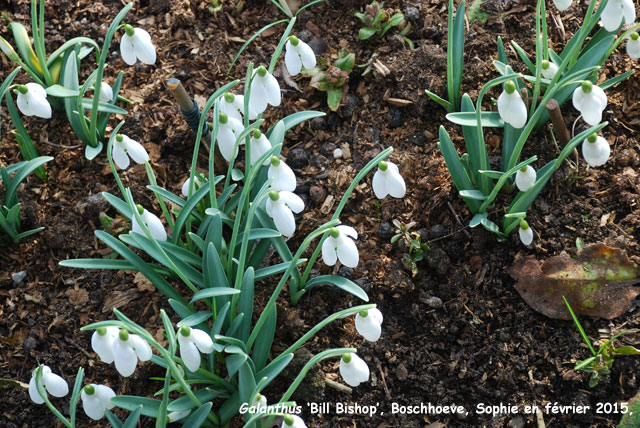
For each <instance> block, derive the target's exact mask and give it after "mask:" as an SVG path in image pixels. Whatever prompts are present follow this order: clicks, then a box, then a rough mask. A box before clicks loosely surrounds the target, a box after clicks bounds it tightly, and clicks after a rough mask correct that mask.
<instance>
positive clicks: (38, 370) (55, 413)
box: [35, 364, 74, 428]
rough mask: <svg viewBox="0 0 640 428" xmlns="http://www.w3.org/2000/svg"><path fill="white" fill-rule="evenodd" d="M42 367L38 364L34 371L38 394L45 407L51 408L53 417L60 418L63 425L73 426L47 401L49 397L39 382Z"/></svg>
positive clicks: (70, 427) (71, 427)
mask: <svg viewBox="0 0 640 428" xmlns="http://www.w3.org/2000/svg"><path fill="white" fill-rule="evenodd" d="M43 368H44V365H43V364H40V365H39V366H38V368H37V369H36V373H35V376H36V388H37V389H38V394H40V396H41V397H42V399H43V400H44V402H45V404H46V405H47V407H48V408H49V410H51V413H53V414H54V415H55V417H56V418H58V419H59V420H60V422H62V423H63V424H64V425H65V426H67V427H69V428H73V427H74V425H72V424H71V422H69V421H68V420H67V419H66V418H65V417H64V416H62V413H60V411H58V409H56V408H55V406H54V405H53V404H51V401H49V397H48V395H47V392H46V390H45V389H44V387H43V386H42V384H41V380H42V370H43Z"/></svg>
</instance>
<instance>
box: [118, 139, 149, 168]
mask: <svg viewBox="0 0 640 428" xmlns="http://www.w3.org/2000/svg"><path fill="white" fill-rule="evenodd" d="M122 143H123V145H124V147H125V148H126V149H127V154H128V155H129V156H130V157H131V159H133V160H134V161H135V162H136V163H139V164H142V163H145V162H146V161H148V160H149V154H148V153H147V151H146V150H145V148H144V146H143V145H142V144H140V143H138V142H137V141H135V140H132V139H131V138H129V137H127V136H126V135H123V136H122Z"/></svg>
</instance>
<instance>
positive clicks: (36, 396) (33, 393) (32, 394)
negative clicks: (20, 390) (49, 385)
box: [29, 375, 44, 404]
mask: <svg viewBox="0 0 640 428" xmlns="http://www.w3.org/2000/svg"><path fill="white" fill-rule="evenodd" d="M29 398H31V401H33V402H34V403H36V404H43V403H44V399H43V398H42V396H41V395H40V393H39V392H38V388H37V387H36V377H35V375H34V376H31V380H30V381H29Z"/></svg>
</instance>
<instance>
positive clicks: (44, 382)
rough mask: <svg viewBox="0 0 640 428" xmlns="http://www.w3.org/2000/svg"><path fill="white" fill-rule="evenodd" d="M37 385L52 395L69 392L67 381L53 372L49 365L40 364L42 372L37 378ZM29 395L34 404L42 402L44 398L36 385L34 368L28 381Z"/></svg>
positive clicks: (63, 394)
mask: <svg viewBox="0 0 640 428" xmlns="http://www.w3.org/2000/svg"><path fill="white" fill-rule="evenodd" d="M38 385H39V386H40V387H41V388H42V389H44V391H45V394H46V393H49V394H51V395H53V396H54V397H64V396H65V395H67V394H68V393H69V385H67V381H65V380H64V379H63V378H62V377H60V376H58V375H57V374H55V373H53V372H52V371H51V369H50V368H49V366H44V365H43V366H42V374H41V376H40V379H39V380H38ZM29 397H31V401H33V402H34V403H36V404H42V403H44V398H43V397H42V396H41V395H40V393H39V392H38V387H37V386H36V370H34V371H33V374H32V375H31V380H30V381H29Z"/></svg>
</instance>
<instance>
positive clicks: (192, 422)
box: [182, 401, 213, 428]
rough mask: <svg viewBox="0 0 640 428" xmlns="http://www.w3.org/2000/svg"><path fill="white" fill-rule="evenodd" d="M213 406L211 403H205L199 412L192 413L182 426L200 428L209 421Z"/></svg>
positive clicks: (199, 408) (184, 427)
mask: <svg viewBox="0 0 640 428" xmlns="http://www.w3.org/2000/svg"><path fill="white" fill-rule="evenodd" d="M212 406H213V402H212V401H209V402H207V403H204V404H203V405H202V406H200V407H198V410H196V411H195V412H193V413H191V415H189V417H188V418H187V419H185V420H184V423H183V424H182V428H191V427H199V426H201V425H202V423H203V422H204V421H205V420H207V416H208V415H209V412H210V411H211V407H212Z"/></svg>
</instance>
